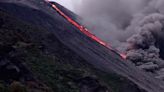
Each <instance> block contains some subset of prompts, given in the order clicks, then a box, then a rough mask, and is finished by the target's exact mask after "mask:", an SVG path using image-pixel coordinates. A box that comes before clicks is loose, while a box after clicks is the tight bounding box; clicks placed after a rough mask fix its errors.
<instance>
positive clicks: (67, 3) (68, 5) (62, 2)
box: [51, 0, 77, 11]
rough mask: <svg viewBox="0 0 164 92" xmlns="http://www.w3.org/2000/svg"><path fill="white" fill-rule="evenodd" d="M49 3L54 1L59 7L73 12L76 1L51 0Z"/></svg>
mask: <svg viewBox="0 0 164 92" xmlns="http://www.w3.org/2000/svg"><path fill="white" fill-rule="evenodd" d="M51 1H56V2H58V3H60V4H61V5H63V6H65V7H66V8H68V9H70V10H72V11H74V9H73V4H75V3H74V1H77V0H51Z"/></svg>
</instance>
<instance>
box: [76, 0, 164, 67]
mask: <svg viewBox="0 0 164 92" xmlns="http://www.w3.org/2000/svg"><path fill="white" fill-rule="evenodd" d="M76 10H77V11H76V13H78V14H79V15H80V16H82V17H83V19H84V20H83V21H82V22H83V24H84V25H85V26H87V27H88V28H89V29H90V30H91V31H92V32H93V33H94V34H95V35H97V36H98V37H100V38H102V39H103V40H105V41H106V42H109V43H111V44H112V45H113V46H114V47H115V48H117V49H119V50H120V51H123V52H126V53H127V59H129V60H130V61H132V62H133V63H134V64H135V65H137V66H140V65H143V64H155V65H157V66H158V68H162V67H163V66H164V60H162V59H161V57H163V56H162V54H161V50H162V48H161V44H163V43H161V42H162V41H163V42H164V37H162V36H163V35H164V0H83V1H82V2H81V4H80V5H78V8H77V7H76Z"/></svg>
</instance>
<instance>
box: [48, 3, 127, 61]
mask: <svg viewBox="0 0 164 92" xmlns="http://www.w3.org/2000/svg"><path fill="white" fill-rule="evenodd" d="M45 1H46V2H47V3H49V4H51V6H52V8H53V9H55V10H56V11H57V12H58V13H59V14H60V15H61V16H62V17H64V18H65V19H66V20H67V21H68V22H69V23H71V24H72V25H74V26H75V27H76V28H78V29H79V30H80V31H81V32H82V33H84V34H85V35H87V36H88V37H90V38H91V39H93V40H94V41H96V42H98V43H99V44H101V45H103V46H104V47H106V48H108V49H110V50H112V51H113V52H115V53H116V54H118V55H119V56H121V57H122V58H123V59H126V54H123V53H120V52H119V51H118V50H116V49H114V48H112V46H111V45H110V44H108V43H106V42H105V41H103V40H101V39H100V38H98V37H97V36H95V35H94V34H92V33H91V32H90V31H89V30H88V29H87V28H85V27H84V26H82V25H80V24H79V23H77V22H76V21H74V20H73V19H71V18H70V17H69V16H67V15H66V14H65V13H64V12H62V11H61V10H60V9H59V8H58V7H57V6H56V5H55V4H52V3H51V2H50V1H49V0H45Z"/></svg>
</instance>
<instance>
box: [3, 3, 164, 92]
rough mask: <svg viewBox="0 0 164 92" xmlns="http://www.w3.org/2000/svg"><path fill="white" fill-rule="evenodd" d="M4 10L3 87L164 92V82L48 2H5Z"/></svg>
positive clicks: (71, 91)
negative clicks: (82, 28) (95, 39)
mask: <svg viewBox="0 0 164 92" xmlns="http://www.w3.org/2000/svg"><path fill="white" fill-rule="evenodd" d="M58 6H60V5H58ZM60 8H61V10H65V11H66V12H65V13H66V14H67V15H69V13H70V17H74V18H76V17H77V16H76V15H74V14H73V13H71V12H69V11H68V10H66V9H65V8H63V7H62V6H60ZM0 11H1V12H0V13H1V16H0V24H1V26H0V35H1V36H0V45H1V46H0V48H1V53H0V55H1V57H2V59H1V61H0V62H1V63H0V69H1V70H3V71H0V73H1V74H0V79H1V80H2V83H1V84H2V85H5V86H4V87H3V86H2V88H3V89H6V86H7V85H8V84H11V87H9V88H12V87H13V85H14V84H17V85H18V84H19V83H18V82H15V81H14V80H16V81H19V82H20V83H22V85H25V87H24V89H26V88H28V89H27V90H28V91H29V92H31V90H35V91H36V90H37V91H38V92H47V90H48V91H50V92H51V91H54V92H79V91H80V92H100V91H101V92H106V91H107V90H108V91H109V92H163V91H164V87H163V86H162V85H164V84H163V83H162V82H161V81H159V80H157V79H154V78H153V77H152V76H151V75H149V74H146V73H145V72H143V71H140V70H138V69H137V68H136V67H135V66H134V65H132V64H131V63H129V62H128V61H125V60H123V59H122V58H121V57H120V56H119V55H118V54H116V53H115V52H113V51H111V50H110V49H108V48H106V47H104V46H102V45H100V44H98V43H97V42H95V41H93V40H92V39H90V38H89V37H87V36H85V35H84V34H83V33H81V32H80V31H79V30H78V29H77V28H76V27H74V26H73V25H71V24H70V23H69V22H68V21H67V20H65V19H64V18H63V17H62V16H60V15H59V14H58V13H57V12H56V11H55V10H54V9H53V8H52V7H51V5H50V4H48V3H46V2H44V1H42V0H37V1H36V0H1V1H0ZM9 66H10V67H11V66H12V68H8V67H9ZM11 70H12V71H11ZM11 72H12V73H13V74H12V73H11ZM13 81H14V83H13ZM29 85H30V86H29ZM31 85H32V86H31ZM33 86H34V87H33ZM35 91H34V92H35ZM37 91H36V92H37Z"/></svg>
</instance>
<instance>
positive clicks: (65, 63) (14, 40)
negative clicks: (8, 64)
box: [0, 11, 132, 92]
mask: <svg viewBox="0 0 164 92" xmlns="http://www.w3.org/2000/svg"><path fill="white" fill-rule="evenodd" d="M0 23H1V25H0V46H1V45H2V46H3V47H4V46H9V47H11V48H14V51H15V52H14V53H16V55H15V57H17V59H18V60H20V61H22V62H25V63H26V64H27V66H28V68H29V69H30V70H31V71H32V73H33V74H34V75H35V76H36V77H37V79H38V80H40V81H41V82H43V83H44V84H46V85H47V86H48V87H50V88H51V89H53V91H54V92H79V84H78V80H79V79H81V78H84V77H86V76H91V77H96V78H97V79H98V80H99V82H100V84H102V85H104V86H106V87H107V88H108V89H110V90H113V91H111V92H122V89H126V88H128V87H131V84H130V82H129V81H127V80H126V79H125V78H122V77H120V76H118V75H116V74H107V73H105V72H102V71H100V70H97V69H95V68H94V67H93V66H92V65H90V64H88V63H87V62H86V61H85V60H83V59H82V58H80V57H79V56H77V55H76V54H75V53H74V52H71V50H69V49H68V48H66V47H64V49H63V48H61V50H64V51H67V52H70V53H72V54H71V55H72V56H71V57H70V58H69V56H67V58H65V55H69V53H68V54H67V53H63V52H64V51H61V53H59V52H56V53H55V54H47V53H45V51H44V49H42V48H41V46H42V42H41V41H42V35H40V34H41V33H42V34H44V33H45V32H46V31H45V30H42V29H38V28H36V27H33V26H31V25H29V24H27V23H24V22H22V21H20V20H18V19H15V18H13V17H11V16H9V15H8V14H6V13H4V12H2V11H0ZM60 44H61V43H60ZM54 48H55V47H54ZM2 52H3V51H2ZM4 52H5V51H4ZM0 54H1V53H0ZM61 54H64V55H61ZM79 60H80V61H79ZM75 62H76V63H77V64H75ZM125 84H127V86H125ZM9 89H12V91H11V92H26V90H25V89H26V88H25V87H24V86H21V85H20V84H19V83H17V82H16V83H14V84H11V88H9ZM15 90H19V91H15ZM20 90H21V91H20ZM0 92H8V91H6V87H5V86H4V85H3V84H1V83H0ZM41 92H44V91H41ZM45 92H51V91H45ZM131 92H132V91H131Z"/></svg>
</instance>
